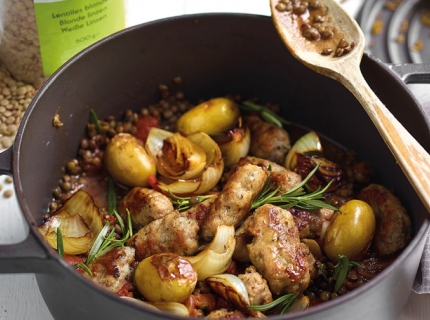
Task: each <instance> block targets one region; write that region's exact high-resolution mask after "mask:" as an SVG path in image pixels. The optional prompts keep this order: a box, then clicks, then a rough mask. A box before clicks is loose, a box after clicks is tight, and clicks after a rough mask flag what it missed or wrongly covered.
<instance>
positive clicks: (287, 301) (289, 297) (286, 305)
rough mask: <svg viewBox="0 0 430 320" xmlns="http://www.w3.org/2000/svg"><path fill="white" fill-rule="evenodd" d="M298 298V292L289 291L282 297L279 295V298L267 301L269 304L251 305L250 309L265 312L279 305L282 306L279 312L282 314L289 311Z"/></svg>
mask: <svg viewBox="0 0 430 320" xmlns="http://www.w3.org/2000/svg"><path fill="white" fill-rule="evenodd" d="M296 298H297V294H296V293H289V294H286V295H283V296H282V297H279V298H278V299H276V300H274V301H272V302H270V303H267V304H263V305H249V306H248V309H251V310H255V311H260V312H264V311H268V310H270V309H273V308H275V307H277V306H282V309H281V311H280V312H279V314H281V315H282V314H285V313H287V312H288V311H289V310H290V308H291V306H292V305H293V303H294V301H295V300H296Z"/></svg>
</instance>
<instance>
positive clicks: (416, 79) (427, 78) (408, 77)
mask: <svg viewBox="0 0 430 320" xmlns="http://www.w3.org/2000/svg"><path fill="white" fill-rule="evenodd" d="M388 68H390V69H391V70H392V71H394V73H396V74H397V75H398V76H399V77H400V79H402V81H403V82H404V83H430V64H428V63H404V64H389V65H388Z"/></svg>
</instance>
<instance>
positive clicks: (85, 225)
mask: <svg viewBox="0 0 430 320" xmlns="http://www.w3.org/2000/svg"><path fill="white" fill-rule="evenodd" d="M57 228H60V229H61V233H62V234H63V245H64V253H66V254H71V255H77V254H81V253H85V252H87V251H88V250H89V249H90V248H91V246H92V245H93V243H94V241H95V239H96V237H97V235H98V234H99V232H100V230H101V229H102V228H103V222H102V218H101V215H100V213H99V209H98V208H97V206H96V205H95V204H94V200H93V198H92V197H91V196H90V195H89V194H88V193H86V192H85V191H81V190H80V191H78V192H76V193H75V194H74V195H73V196H72V197H70V198H69V199H68V200H67V201H66V202H65V203H64V205H63V206H62V207H61V208H60V209H58V210H57V211H56V212H55V213H54V214H53V215H51V216H50V217H49V219H48V220H46V221H45V222H44V223H43V224H42V225H41V226H39V231H40V232H41V233H42V235H43V236H44V238H45V239H46V241H48V243H49V245H50V246H51V247H53V248H54V249H57Z"/></svg>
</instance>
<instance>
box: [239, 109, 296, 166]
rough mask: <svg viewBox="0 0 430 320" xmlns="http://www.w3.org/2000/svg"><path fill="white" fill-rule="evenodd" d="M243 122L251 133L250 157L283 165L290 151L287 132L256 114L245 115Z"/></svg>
mask: <svg viewBox="0 0 430 320" xmlns="http://www.w3.org/2000/svg"><path fill="white" fill-rule="evenodd" d="M244 122H245V125H246V126H247V127H249V129H250V131H251V146H250V149H249V153H250V155H253V156H256V157H259V158H264V159H268V160H270V161H273V162H276V163H278V164H283V163H284V161H285V156H286V155H287V153H288V151H289V150H290V149H291V142H290V136H289V135H288V132H287V131H286V130H285V129H284V128H280V127H278V126H275V125H274V124H271V123H268V122H265V121H263V120H262V119H261V118H260V116H258V115H257V114H250V115H247V116H246V117H245V118H244Z"/></svg>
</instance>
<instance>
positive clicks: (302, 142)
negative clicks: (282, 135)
mask: <svg viewBox="0 0 430 320" xmlns="http://www.w3.org/2000/svg"><path fill="white" fill-rule="evenodd" d="M322 152H323V148H322V145H321V142H320V138H319V137H318V135H317V134H316V132H315V131H310V132H308V133H306V134H305V135H303V136H302V137H300V138H299V139H298V140H297V141H296V142H295V143H294V145H293V146H292V147H291V149H290V151H288V153H287V156H286V157H285V162H284V166H285V168H287V169H288V170H293V169H294V168H295V167H296V165H297V154H316V155H320V156H321V155H322Z"/></svg>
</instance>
